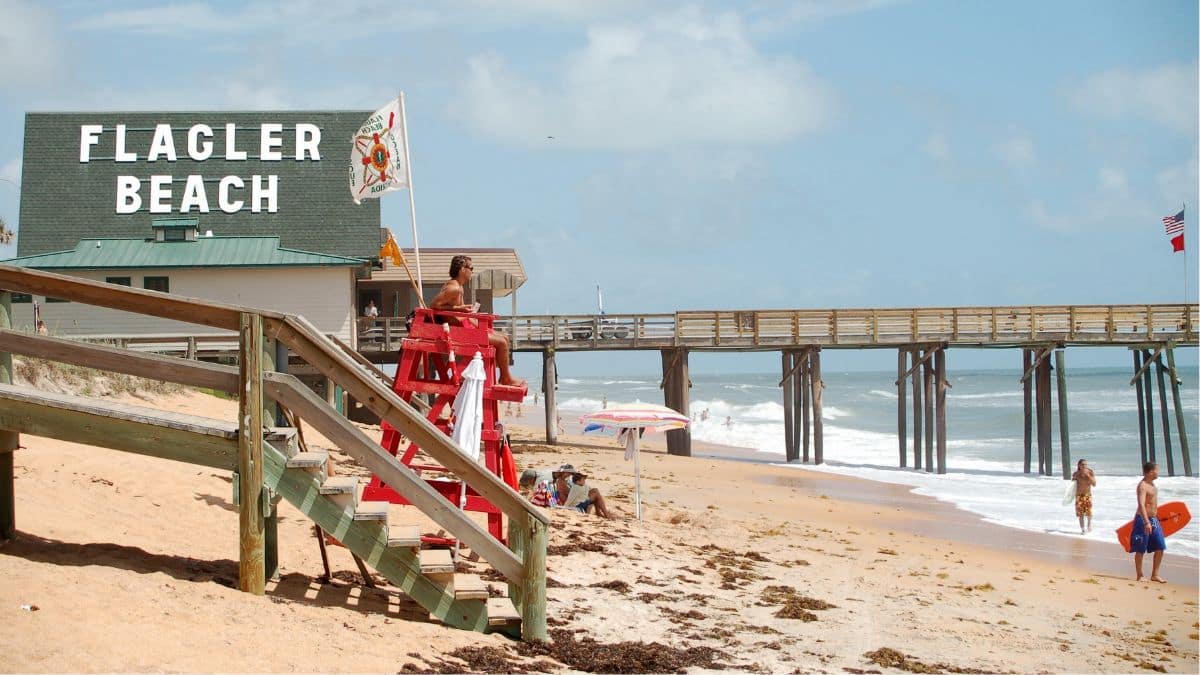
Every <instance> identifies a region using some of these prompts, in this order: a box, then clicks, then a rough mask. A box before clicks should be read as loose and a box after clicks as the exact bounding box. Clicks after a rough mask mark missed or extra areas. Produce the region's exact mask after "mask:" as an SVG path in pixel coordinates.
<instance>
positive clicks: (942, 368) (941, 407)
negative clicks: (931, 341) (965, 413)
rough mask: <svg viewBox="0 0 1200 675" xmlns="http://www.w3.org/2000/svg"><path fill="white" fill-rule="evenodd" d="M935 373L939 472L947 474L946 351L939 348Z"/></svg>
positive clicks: (948, 386)
mask: <svg viewBox="0 0 1200 675" xmlns="http://www.w3.org/2000/svg"><path fill="white" fill-rule="evenodd" d="M933 358H934V373H935V377H936V378H937V472H938V473H939V474H943V473H946V390H947V389H949V388H950V383H949V382H947V381H946V349H945V348H944V347H938V348H937V353H936V354H934V357H933Z"/></svg>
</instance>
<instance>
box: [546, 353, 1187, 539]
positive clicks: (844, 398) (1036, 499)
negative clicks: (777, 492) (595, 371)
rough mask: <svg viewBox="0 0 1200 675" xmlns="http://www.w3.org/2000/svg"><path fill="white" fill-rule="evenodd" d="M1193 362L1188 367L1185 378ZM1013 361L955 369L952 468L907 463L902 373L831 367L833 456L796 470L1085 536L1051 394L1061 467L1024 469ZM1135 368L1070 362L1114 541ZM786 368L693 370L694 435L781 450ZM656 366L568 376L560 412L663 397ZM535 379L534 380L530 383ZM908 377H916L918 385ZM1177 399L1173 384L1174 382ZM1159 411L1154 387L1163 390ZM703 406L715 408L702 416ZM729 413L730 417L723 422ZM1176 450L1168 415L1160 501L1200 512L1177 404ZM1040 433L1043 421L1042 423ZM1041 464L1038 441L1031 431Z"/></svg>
mask: <svg viewBox="0 0 1200 675" xmlns="http://www.w3.org/2000/svg"><path fill="white" fill-rule="evenodd" d="M1190 375H1194V373H1187V374H1185V375H1184V379H1185V380H1194V379H1195V378H1194V377H1189V376H1190ZM1018 376H1019V373H1015V372H1013V371H987V370H980V371H958V372H951V373H950V374H949V375H948V378H949V380H950V382H951V384H952V385H953V387H952V388H951V389H950V390H949V391H948V392H947V396H946V437H947V443H946V446H947V451H946V454H947V460H946V464H947V473H946V474H944V475H941V476H938V475H931V474H926V473H924V472H919V471H915V470H913V469H911V468H908V469H901V468H899V467H898V464H899V447H898V441H897V438H896V387H895V384H894V382H895V379H896V374H895V372H894V371H893V372H874V373H872V372H828V371H826V372H825V373H823V378H824V380H825V385H826V388H825V394H824V400H823V403H824V415H823V418H824V430H825V445H824V450H825V461H826V463H825V464H824V465H822V466H814V465H811V464H810V465H793V466H796V468H797V470H814V471H827V472H831V473H839V474H846V475H851V476H857V477H860V478H868V479H871V480H877V481H884V482H888V483H897V484H901V485H909V486H911V487H912V489H913V490H914V491H915V492H917V493H919V494H922V495H928V496H931V497H935V498H937V499H940V500H943V501H946V502H949V503H951V504H954V505H955V506H958V507H960V508H962V509H965V510H967V511H971V512H974V513H977V514H979V515H981V516H983V518H984V519H985V520H988V521H990V522H994V523H998V524H1000V525H1005V526H1008V527H1015V528H1020V529H1024V530H1031V531H1036V532H1045V533H1048V534H1052V535H1062V536H1075V537H1078V536H1081V535H1080V534H1079V525H1078V521H1077V520H1076V518H1075V513H1074V509H1073V507H1072V506H1064V505H1063V495H1064V493H1065V491H1066V489H1067V481H1064V480H1062V478H1061V473H1060V472H1061V465H1060V464H1059V461H1060V460H1059V454H1058V453H1059V449H1058V448H1059V440H1058V439H1059V433H1058V403H1057V398H1056V397H1055V398H1054V402H1053V417H1054V430H1053V434H1052V437H1053V452H1054V457H1055V460H1054V461H1055V463H1054V466H1055V471H1056V472H1059V473H1060V475H1059V476H1056V477H1046V476H1038V475H1037V474H1036V473H1034V474H1025V473H1024V448H1023V442H1024V441H1023V437H1024V430H1023V423H1022V411H1021V408H1022V393H1021V388H1020V385H1019V384H1018V382H1017V378H1018ZM1130 377H1131V373H1130V372H1129V371H1128V369H1116V368H1114V369H1099V368H1094V369H1087V368H1077V369H1073V370H1071V371H1070V372H1069V373H1068V378H1067V391H1068V407H1069V414H1070V417H1069V420H1068V423H1069V428H1070V449H1071V461H1072V471H1073V470H1074V462H1075V461H1077V460H1079V459H1081V458H1082V459H1087V460H1088V463H1089V465H1090V466H1091V467H1092V468H1093V469H1094V470H1095V472H1096V478H1097V485H1096V488H1095V490H1094V497H1093V502H1094V504H1093V513H1094V516H1093V520H1092V526H1093V531H1092V532H1091V533H1090V534H1087V535H1082V536H1086V537H1088V538H1091V539H1096V540H1104V541H1112V542H1114V543H1115V541H1116V537H1115V535H1114V534H1113V531H1114V530H1115V529H1116V528H1118V527H1120V526H1121V525H1122V524H1124V523H1125V522H1126V521H1128V520H1130V519H1131V518H1132V517H1133V513H1134V510H1135V508H1136V501H1135V497H1134V490H1135V488H1136V486H1137V483H1138V481H1139V480H1140V479H1141V456H1140V450H1139V443H1138V416H1137V399H1136V394H1135V391H1136V390H1135V389H1134V388H1133V387H1130V386H1129V378H1130ZM779 378H780V376H779V374H776V373H770V374H768V373H760V374H753V373H751V374H739V375H706V374H696V373H693V375H692V391H691V412H692V413H693V414H695V415H696V416H697V418H696V420H695V421H694V422H693V426H692V436H693V438H696V439H698V440H703V441H708V442H712V443H721V444H726V445H732V446H737V447H744V448H753V449H755V450H759V451H762V452H765V453H771V454H776V455H778V456H779V458H780V461H781V462H782V461H784V429H783V392H782V389H780V388H779V386H778V383H779ZM659 381H660V376H659V375H657V374H654V375H622V376H600V377H560V378H559V383H558V385H559V386H558V405H559V408H560V410H561V411H562V412H563V417H564V418H567V417H570V416H571V414H574V413H583V412H590V411H593V410H597V409H599V408H600V407H601V403H602V400H603V399H604V398H607V399H608V401H609V402H613V403H616V402H634V401H644V402H649V403H662V392H661V390H660V389H659ZM537 386H538V385H537V384H535V383H531V387H530V389H531V390H534V389H535V387H537ZM910 387H911V385H910ZM1181 389H1182V391H1181V394H1182V401H1183V409H1184V417H1185V425H1186V428H1187V433H1188V441H1189V444H1190V446H1191V450H1190V454H1191V461H1192V468H1193V470H1194V471H1200V462H1198V461H1197V446H1198V445H1200V435H1198V434H1197V419H1198V417H1200V390H1198V388H1197V383H1196V382H1195V381H1185V383H1184V385H1183V387H1182V388H1181ZM1167 397H1168V398H1167V401H1168V404H1170V403H1171V399H1170V392H1169V391H1168V393H1167ZM1155 407H1156V412H1157V407H1158V397H1157V394H1156V396H1155ZM705 409H707V410H708V412H709V416H708V419H705V420H702V419H699V413H700V412H701V411H703V410H705ZM911 409H912V400H911V389H910V396H909V422H908V426H909V429H908V434H909V441H908V453H909V463H910V464H911V459H912V439H911V436H912V418H911V415H912V412H911ZM727 420H728V422H729V424H727V423H726V422H727ZM1171 420H1172V426H1171V434H1172V439H1171V441H1172V451H1173V453H1174V457H1175V469H1176V473H1177V474H1179V475H1178V476H1176V477H1174V478H1168V477H1166V476H1167V467H1166V460H1165V457H1164V454H1163V438H1162V430H1161V425H1156V428H1155V447H1156V450H1157V459H1158V464H1159V467H1160V474H1161V476H1162V477H1161V478H1159V479H1158V481H1157V485H1158V486H1159V495H1160V496H1159V503H1166V502H1169V501H1184V502H1186V503H1187V504H1188V508H1189V510H1190V511H1191V512H1192V513H1193V514H1200V481H1198V479H1197V478H1189V477H1183V476H1182V473H1183V464H1182V460H1181V458H1180V454H1179V439H1178V437H1177V435H1176V430H1175V425H1174V414H1173V412H1172V415H1171ZM1035 433H1036V432H1035ZM1033 454H1034V471H1035V472H1036V470H1037V469H1036V463H1037V446H1036V435H1035V440H1034V449H1033ZM1167 549H1168V552H1170V553H1172V554H1184V555H1188V556H1191V557H1200V522H1198V521H1193V522H1192V523H1191V524H1189V525H1188V527H1186V528H1185V529H1184V530H1183V531H1182V532H1180V533H1178V534H1176V535H1174V536H1172V537H1171V538H1170V539H1169V540H1168V546H1167Z"/></svg>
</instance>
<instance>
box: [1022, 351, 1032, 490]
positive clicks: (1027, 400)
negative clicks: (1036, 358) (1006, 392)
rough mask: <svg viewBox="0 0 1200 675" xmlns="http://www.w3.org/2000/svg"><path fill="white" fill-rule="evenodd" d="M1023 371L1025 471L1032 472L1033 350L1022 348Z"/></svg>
mask: <svg viewBox="0 0 1200 675" xmlns="http://www.w3.org/2000/svg"><path fill="white" fill-rule="evenodd" d="M1021 365H1022V368H1021V372H1022V373H1024V376H1023V377H1022V378H1021V395H1022V399H1023V405H1022V408H1021V409H1022V412H1023V413H1024V414H1023V415H1022V418H1021V419H1022V420H1023V422H1024V424H1025V473H1030V472H1031V469H1032V464H1033V415H1032V408H1033V405H1032V404H1033V393H1032V389H1031V388H1030V387H1031V383H1030V377H1029V369H1030V368H1032V367H1033V351H1032V350H1029V349H1022V350H1021Z"/></svg>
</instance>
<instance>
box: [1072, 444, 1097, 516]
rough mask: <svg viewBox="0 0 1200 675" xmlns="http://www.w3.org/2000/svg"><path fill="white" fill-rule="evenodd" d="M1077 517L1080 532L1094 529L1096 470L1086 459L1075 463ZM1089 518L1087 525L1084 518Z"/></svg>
mask: <svg viewBox="0 0 1200 675" xmlns="http://www.w3.org/2000/svg"><path fill="white" fill-rule="evenodd" d="M1071 480H1073V481H1075V517H1077V518H1079V534H1084V533H1086V532H1091V531H1092V488H1093V487H1095V486H1096V472H1095V471H1092V470H1091V469H1090V468H1089V467H1088V465H1087V460H1086V459H1081V460H1079V463H1078V464H1076V465H1075V475H1073V476H1071ZM1085 517H1086V518H1087V527H1084V524H1083V520H1084V518H1085Z"/></svg>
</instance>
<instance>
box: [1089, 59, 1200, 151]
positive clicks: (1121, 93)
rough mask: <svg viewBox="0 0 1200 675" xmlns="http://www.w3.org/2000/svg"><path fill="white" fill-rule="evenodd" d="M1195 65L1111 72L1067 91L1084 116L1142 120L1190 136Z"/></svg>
mask: <svg viewBox="0 0 1200 675" xmlns="http://www.w3.org/2000/svg"><path fill="white" fill-rule="evenodd" d="M1196 78H1197V71H1196V62H1194V61H1193V62H1192V63H1171V64H1167V65H1163V66H1158V67H1156V68H1147V69H1143V70H1134V69H1131V68H1114V69H1112V70H1106V71H1104V72H1102V73H1096V74H1094V75H1091V76H1089V77H1088V78H1086V79H1085V80H1083V81H1082V82H1080V83H1078V84H1076V85H1074V86H1072V87H1070V88H1069V89H1068V92H1067V94H1068V96H1069V98H1070V100H1071V101H1072V103H1074V104H1075V106H1076V107H1078V108H1079V109H1080V110H1083V111H1084V112H1086V113H1089V114H1094V115H1099V116H1101V117H1107V118H1110V119H1125V118H1131V117H1133V118H1138V117H1140V118H1144V119H1147V120H1149V121H1151V122H1154V123H1156V124H1160V125H1162V126H1164V127H1167V128H1169V129H1172V130H1174V131H1177V132H1180V133H1183V134H1187V135H1189V136H1194V135H1195V133H1196V124H1197V81H1196Z"/></svg>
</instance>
